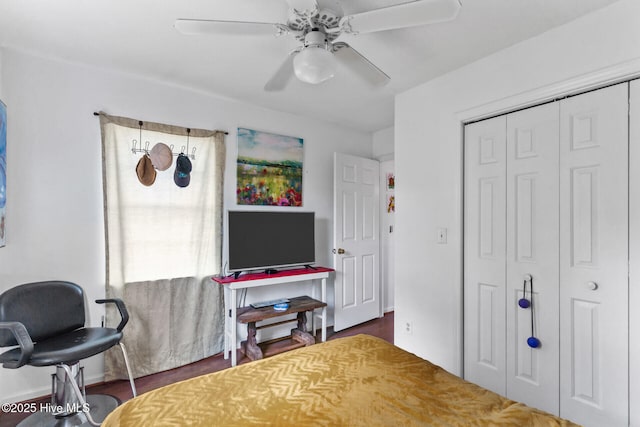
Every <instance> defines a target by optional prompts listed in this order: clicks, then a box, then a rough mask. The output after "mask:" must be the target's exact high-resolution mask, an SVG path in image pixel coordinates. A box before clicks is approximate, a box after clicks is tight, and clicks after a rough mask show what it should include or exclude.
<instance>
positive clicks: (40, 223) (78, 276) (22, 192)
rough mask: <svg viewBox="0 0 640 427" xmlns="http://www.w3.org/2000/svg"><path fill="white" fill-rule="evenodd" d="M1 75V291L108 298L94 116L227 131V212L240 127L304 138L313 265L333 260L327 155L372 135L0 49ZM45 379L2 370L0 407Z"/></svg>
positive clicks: (43, 385)
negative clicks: (54, 290)
mask: <svg viewBox="0 0 640 427" xmlns="http://www.w3.org/2000/svg"><path fill="white" fill-rule="evenodd" d="M1 76H2V78H1V79H0V81H1V82H2V83H3V88H4V91H3V100H4V101H5V102H6V104H7V105H8V116H9V122H8V153H9V154H8V177H7V181H8V190H7V194H8V203H7V246H6V247H5V248H1V249H0V292H2V291H4V290H6V289H8V288H11V287H13V286H15V285H18V284H21V283H25V282H29V281H39V280H47V279H65V280H70V281H74V282H77V283H78V284H80V285H81V286H83V287H84V288H85V291H86V293H87V298H88V301H93V300H95V299H96V298H100V297H103V296H104V287H105V273H104V270H105V267H104V265H105V262H104V256H105V254H104V229H103V211H102V209H103V208H102V182H101V148H100V130H99V122H98V118H97V117H94V115H93V112H94V111H99V110H104V111H105V112H107V113H109V114H114V115H119V116H127V117H132V118H136V119H140V120H143V121H145V120H148V121H155V122H163V123H169V124H175V125H180V126H185V127H191V128H206V129H223V130H227V131H229V135H228V136H227V139H226V141H227V167H226V173H225V197H224V201H225V206H226V208H230V207H231V208H233V207H234V206H235V158H236V128H237V127H239V126H240V127H250V128H253V129H259V130H265V131H271V132H275V133H282V134H285V135H293V136H299V137H302V138H304V149H305V163H304V178H303V191H304V194H303V197H304V200H303V202H304V207H303V210H306V211H315V212H316V218H317V225H316V231H317V232H318V236H317V244H316V245H317V246H316V248H317V263H318V264H319V265H329V264H330V263H331V260H332V257H331V256H330V248H331V247H332V246H333V242H332V237H331V231H330V230H331V228H332V209H333V201H332V200H333V198H332V192H333V182H332V168H333V166H332V164H333V163H332V153H333V152H334V151H338V150H339V151H341V152H348V153H349V154H354V155H360V156H364V157H371V156H372V148H371V135H369V134H365V133H362V132H356V131H352V130H349V129H345V128H340V127H338V126H336V125H334V124H330V123H323V122H320V121H317V120H311V119H306V118H301V117H298V116H295V115H291V114H283V113H279V112H276V111H272V110H267V109H263V108H258V107H254V106H251V105H246V104H240V103H236V102H232V101H229V100H224V99H221V98H219V97H215V96H213V95H211V94H206V93H198V92H194V91H191V90H187V89H184V88H180V87H176V86H172V85H170V84H166V83H162V82H157V81H150V80H146V79H144V78H140V77H136V76H132V75H125V74H119V73H116V72H112V71H106V70H102V69H96V68H91V67H85V66H82V65H77V64H70V63H66V62H62V61H56V60H51V59H46V58H42V57H36V56H32V55H29V54H26V53H23V52H19V51H15V50H10V49H5V50H4V52H3V56H2V74H1ZM303 286H307V287H309V284H304V285H303ZM300 289H302V291H301V293H307V291H306V290H305V288H301V287H298V288H296V291H299V290H300ZM282 292H287V294H290V293H291V288H289V289H288V290H285V291H283V290H282V289H280V290H278V289H272V290H271V293H275V294H278V293H280V295H277V296H288V295H282V294H281V293H282ZM329 293H330V294H332V287H330V292H329ZM291 296H294V295H291ZM268 297H270V295H258V294H256V295H254V297H253V298H254V299H262V298H265V299H266V298H268ZM249 298H251V295H250V297H249ZM249 300H250V299H248V301H249ZM331 301H332V297H331V300H330V302H331ZM90 306H91V308H90V311H89V318H88V323H90V324H91V325H98V324H99V323H100V317H101V315H102V310H101V306H96V305H95V304H90ZM125 333H126V329H125ZM102 363H103V362H102V358H101V357H95V358H92V360H89V361H87V363H85V365H86V372H85V375H86V377H87V378H88V380H89V382H92V381H99V380H101V379H102V372H103V365H102ZM50 373H52V370H51V369H48V368H31V367H23V368H20V369H18V370H8V369H0V401H16V400H22V399H25V398H28V397H33V396H39V395H43V394H46V393H48V392H49V387H50V378H49V374H50Z"/></svg>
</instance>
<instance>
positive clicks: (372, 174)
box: [333, 153, 382, 331]
mask: <svg viewBox="0 0 640 427" xmlns="http://www.w3.org/2000/svg"><path fill="white" fill-rule="evenodd" d="M379 170H380V166H379V163H378V162H377V161H376V160H371V159H365V158H362V157H356V156H351V155H347V154H341V153H335V154H334V164H333V171H334V172H333V175H334V177H333V182H334V193H333V209H334V215H333V217H334V221H333V224H334V226H333V227H334V229H333V241H334V263H333V265H334V268H335V269H336V278H335V282H334V292H335V308H334V326H333V327H334V330H335V331H340V330H342V329H345V328H348V327H350V326H354V325H357V324H360V323H362V322H366V321H367V320H371V319H374V318H376V317H380V315H381V310H382V307H381V298H380V267H379V263H380V238H379V236H380V228H379V227H380V224H379V212H380V211H379V209H380V208H379V197H380V196H379V193H380V184H379Z"/></svg>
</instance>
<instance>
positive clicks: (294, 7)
mask: <svg viewBox="0 0 640 427" xmlns="http://www.w3.org/2000/svg"><path fill="white" fill-rule="evenodd" d="M286 1H287V3H288V5H289V8H290V9H289V16H288V19H287V21H286V23H285V24H281V23H273V22H245V21H220V20H205V19H177V20H176V22H175V24H174V26H175V28H176V29H177V30H178V31H179V32H181V33H183V34H247V33H249V34H262V33H265V34H269V33H271V34H274V35H276V36H283V35H292V36H293V37H295V38H296V39H297V40H298V41H300V42H301V43H302V45H301V46H299V47H297V48H295V49H294V50H293V51H291V52H290V53H289V55H288V56H287V58H286V59H285V61H284V62H283V63H282V65H281V66H280V67H279V68H278V70H277V71H276V72H275V74H274V75H273V76H272V77H271V79H270V80H269V81H268V82H267V84H266V85H265V87H264V89H265V90H266V91H280V90H283V89H284V88H285V87H286V86H287V84H288V82H289V80H290V79H291V76H292V75H295V76H296V77H297V78H298V79H299V80H301V81H303V82H306V83H310V84H319V83H322V82H324V81H326V80H329V79H330V78H332V77H333V76H334V75H335V66H336V63H335V62H336V59H337V60H339V61H341V62H343V63H344V64H346V65H347V66H348V67H350V68H351V69H352V70H353V71H354V72H355V73H356V74H358V75H359V76H360V77H361V78H363V79H364V80H366V81H368V82H369V83H371V84H372V85H374V86H382V85H385V84H386V83H387V82H388V81H389V79H390V78H389V76H388V75H386V74H385V73H384V72H383V71H382V70H381V69H380V68H378V67H376V66H375V65H374V64H373V63H371V62H370V61H369V60H368V59H367V58H365V57H364V56H362V55H361V54H360V53H359V52H358V51H356V50H355V49H354V48H352V47H351V46H350V45H349V44H347V43H345V42H343V41H336V39H337V38H338V37H339V36H340V35H341V34H353V35H357V34H366V33H372V32H376V31H385V30H393V29H398V28H406V27H413V26H418V25H425V24H433V23H437V22H445V21H449V20H452V19H454V18H455V17H456V16H457V15H458V11H459V10H460V7H461V5H460V0H419V1H410V2H408V3H401V4H397V5H394V6H389V7H384V8H380V9H374V10H370V11H367V12H362V13H356V14H353V15H346V16H345V15H344V13H343V12H342V7H341V6H340V3H338V1H337V0H286Z"/></svg>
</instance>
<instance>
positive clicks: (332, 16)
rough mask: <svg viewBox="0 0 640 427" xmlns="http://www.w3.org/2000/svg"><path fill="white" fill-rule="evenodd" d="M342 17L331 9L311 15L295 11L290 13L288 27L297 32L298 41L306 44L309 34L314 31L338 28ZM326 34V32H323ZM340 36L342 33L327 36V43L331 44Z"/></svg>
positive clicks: (316, 11) (314, 12)
mask: <svg viewBox="0 0 640 427" xmlns="http://www.w3.org/2000/svg"><path fill="white" fill-rule="evenodd" d="M341 17H342V16H341V15H339V14H337V13H336V12H334V11H333V10H330V9H321V10H319V11H318V10H315V11H313V12H311V13H308V12H306V11H303V12H300V11H297V10H295V9H292V10H290V11H289V19H288V20H287V26H288V27H289V28H290V29H292V30H293V31H295V32H297V33H298V34H297V35H296V39H297V40H298V41H300V42H303V43H304V42H305V38H306V36H307V34H308V33H310V32H311V31H313V30H314V29H321V30H323V29H330V28H337V27H338V25H339V24H340V18H341ZM323 32H324V31H323ZM339 35H340V32H335V33H331V34H325V37H326V38H327V41H329V42H331V41H333V40H335V39H336V38H337V37H338V36H339Z"/></svg>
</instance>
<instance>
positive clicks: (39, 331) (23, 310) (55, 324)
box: [0, 281, 136, 427]
mask: <svg viewBox="0 0 640 427" xmlns="http://www.w3.org/2000/svg"><path fill="white" fill-rule="evenodd" d="M96 303H98V304H104V303H113V304H115V305H116V307H117V308H118V311H119V312H120V316H121V318H122V319H121V321H120V324H119V325H118V327H117V328H116V329H113V328H97V327H95V328H86V327H85V326H84V322H85V306H84V292H83V291H82V288H81V287H80V286H78V285H76V284H74V283H70V282H62V281H48V282H37V283H27V284H25V285H20V286H16V287H15V288H12V289H9V290H8V291H6V292H4V293H3V294H2V295H0V347H8V346H17V347H14V348H12V349H10V350H8V351H6V352H4V353H2V354H0V363H2V366H3V367H4V368H9V369H16V368H19V367H21V366H24V365H31V366H53V365H55V366H56V373H55V374H53V375H52V392H51V405H42V406H41V408H42V409H43V410H41V411H40V412H36V413H34V414H32V415H30V416H29V417H28V418H26V419H25V420H24V421H23V422H22V423H20V424H19V425H21V426H59V427H61V426H65V427H66V426H77V425H89V424H91V425H96V426H97V425H99V424H98V423H97V422H96V421H95V420H96V419H98V420H103V419H104V418H105V417H106V416H107V414H108V413H109V412H111V411H112V410H113V409H115V407H116V406H118V404H119V403H120V402H119V401H118V400H117V399H116V398H114V397H112V396H107V395H89V396H86V394H85V391H84V377H83V368H81V367H80V360H82V359H86V358H87V357H91V356H94V355H96V354H98V353H101V352H103V351H106V350H108V349H109V348H111V347H113V346H114V345H116V344H120V348H121V349H122V354H123V355H124V361H125V364H126V366H127V373H128V374H129V382H130V384H131V391H132V392H133V396H134V397H135V396H136V389H135V384H134V382H133V378H132V376H131V370H130V368H129V361H128V359H127V353H126V351H125V348H124V346H123V345H122V343H121V342H120V340H121V339H122V328H124V326H125V325H126V324H127V321H128V320H129V314H128V313H127V309H126V307H125V305H124V303H123V302H122V300H120V299H101V300H96ZM87 405H88V406H87ZM87 408H89V409H88V410H87ZM87 423H88V424H87Z"/></svg>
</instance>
